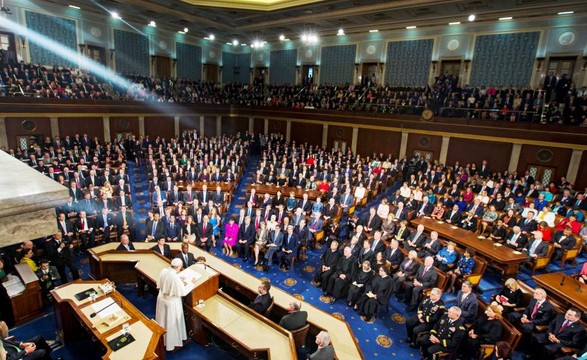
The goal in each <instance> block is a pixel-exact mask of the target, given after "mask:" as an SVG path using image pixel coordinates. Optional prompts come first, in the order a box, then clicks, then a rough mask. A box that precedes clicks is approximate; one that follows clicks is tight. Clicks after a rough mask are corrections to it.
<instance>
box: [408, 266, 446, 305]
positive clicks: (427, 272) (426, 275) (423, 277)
mask: <svg viewBox="0 0 587 360" xmlns="http://www.w3.org/2000/svg"><path fill="white" fill-rule="evenodd" d="M433 264H434V258H433V257H432V256H427V257H426V259H424V264H422V265H420V268H419V269H418V271H417V272H416V277H415V278H414V280H411V281H407V282H406V283H405V292H404V301H405V302H406V303H408V304H409V308H408V311H414V310H416V306H418V303H419V299H418V298H419V297H420V293H421V292H422V291H423V290H424V289H425V288H429V287H433V286H434V284H436V279H437V277H438V274H437V273H436V270H435V269H434V268H433V267H432V265H433Z"/></svg>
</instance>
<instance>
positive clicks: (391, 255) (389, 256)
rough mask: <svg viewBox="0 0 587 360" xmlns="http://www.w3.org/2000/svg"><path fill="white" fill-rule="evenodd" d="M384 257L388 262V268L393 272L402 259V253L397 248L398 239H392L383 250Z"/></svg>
mask: <svg viewBox="0 0 587 360" xmlns="http://www.w3.org/2000/svg"><path fill="white" fill-rule="evenodd" d="M385 259H386V260H387V261H389V263H390V269H391V271H392V272H395V271H396V270H397V269H398V268H399V265H400V264H401V263H402V261H403V260H404V254H403V253H402V251H401V250H400V249H399V241H397V240H396V239H392V240H391V243H390V244H389V247H388V248H387V249H386V250H385Z"/></svg>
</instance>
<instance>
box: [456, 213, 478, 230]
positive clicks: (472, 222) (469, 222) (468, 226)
mask: <svg viewBox="0 0 587 360" xmlns="http://www.w3.org/2000/svg"><path fill="white" fill-rule="evenodd" d="M460 227H461V228H463V229H465V230H469V231H472V232H475V231H477V219H476V218H475V214H473V213H472V212H468V213H467V216H466V217H465V218H463V220H461V223H460Z"/></svg>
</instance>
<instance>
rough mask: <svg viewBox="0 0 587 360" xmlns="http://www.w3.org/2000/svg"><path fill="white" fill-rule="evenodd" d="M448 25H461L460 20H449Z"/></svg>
mask: <svg viewBox="0 0 587 360" xmlns="http://www.w3.org/2000/svg"><path fill="white" fill-rule="evenodd" d="M448 24H449V25H461V22H460V21H453V22H449V23H448Z"/></svg>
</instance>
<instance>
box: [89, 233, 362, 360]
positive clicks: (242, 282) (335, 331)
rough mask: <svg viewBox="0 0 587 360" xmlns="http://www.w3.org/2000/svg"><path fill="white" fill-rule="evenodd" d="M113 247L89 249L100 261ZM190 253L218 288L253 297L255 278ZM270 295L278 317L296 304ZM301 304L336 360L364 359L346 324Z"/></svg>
mask: <svg viewBox="0 0 587 360" xmlns="http://www.w3.org/2000/svg"><path fill="white" fill-rule="evenodd" d="M133 244H134V246H135V249H137V250H147V249H149V248H150V247H152V246H153V245H152V243H145V242H135V243H133ZM167 244H169V246H170V247H171V250H172V251H180V249H181V243H179V242H177V243H167ZM117 246H118V244H117V243H108V244H104V245H100V246H97V247H95V248H93V249H92V253H93V254H95V255H96V256H97V257H101V254H103V253H107V252H108V251H110V250H114V249H116V247H117ZM190 252H191V253H192V254H194V256H195V257H198V256H204V257H205V258H206V263H207V264H208V266H209V267H211V268H212V269H214V270H216V271H217V272H218V273H219V274H220V282H221V283H222V286H227V287H230V288H232V289H234V290H236V291H238V292H241V293H250V294H252V293H255V294H256V293H257V287H258V286H259V283H260V280H259V279H258V278H256V277H254V276H253V275H250V274H248V273H247V272H245V271H243V270H240V269H237V268H235V267H234V266H232V265H231V264H230V263H227V262H225V261H224V260H221V259H219V258H217V257H215V256H213V255H210V254H209V253H207V252H205V251H203V250H201V249H200V248H197V247H195V246H192V245H190ZM125 254H127V256H128V253H127V252H125ZM159 270H161V268H159ZM157 274H158V272H157ZM271 295H272V296H273V298H274V303H275V305H274V311H276V312H280V313H282V314H285V313H286V309H287V308H288V306H289V303H290V302H291V301H293V300H296V301H297V299H296V298H294V297H293V296H292V295H291V294H289V293H287V292H285V291H283V290H281V289H279V288H277V287H272V288H271ZM302 303H303V308H304V310H306V311H307V312H308V322H309V323H310V328H311V332H312V333H314V332H317V331H320V330H325V331H328V333H329V334H330V337H331V340H332V345H333V347H334V351H335V353H336V357H337V358H338V359H340V360H346V359H349V360H356V359H364V357H363V353H362V352H361V349H360V348H359V345H358V344H357V342H356V339H355V336H354V334H353V332H352V330H351V328H350V326H349V324H348V323H347V322H345V321H342V320H339V319H337V318H335V317H333V316H331V315H330V314H328V313H327V312H325V311H323V310H320V309H318V308H317V307H314V306H313V305H311V304H309V303H306V302H303V301H302ZM312 330H313V331H312Z"/></svg>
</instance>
